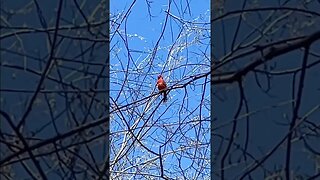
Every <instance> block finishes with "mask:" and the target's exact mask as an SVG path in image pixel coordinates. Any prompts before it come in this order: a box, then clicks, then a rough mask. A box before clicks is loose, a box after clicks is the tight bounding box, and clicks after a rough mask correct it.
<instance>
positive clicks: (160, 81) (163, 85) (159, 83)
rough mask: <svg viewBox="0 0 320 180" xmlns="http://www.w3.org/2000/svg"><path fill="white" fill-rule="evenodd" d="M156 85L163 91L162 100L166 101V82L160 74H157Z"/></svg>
mask: <svg viewBox="0 0 320 180" xmlns="http://www.w3.org/2000/svg"><path fill="white" fill-rule="evenodd" d="M157 86H158V89H159V91H160V92H161V91H163V102H166V101H167V84H166V82H165V81H164V80H163V77H162V75H159V76H158V81H157Z"/></svg>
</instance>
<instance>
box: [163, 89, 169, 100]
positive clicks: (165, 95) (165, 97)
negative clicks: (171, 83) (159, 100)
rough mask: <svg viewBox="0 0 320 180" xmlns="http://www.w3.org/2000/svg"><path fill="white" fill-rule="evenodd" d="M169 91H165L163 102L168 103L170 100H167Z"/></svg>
mask: <svg viewBox="0 0 320 180" xmlns="http://www.w3.org/2000/svg"><path fill="white" fill-rule="evenodd" d="M167 93H168V92H167V91H163V102H166V101H167V100H168V99H167Z"/></svg>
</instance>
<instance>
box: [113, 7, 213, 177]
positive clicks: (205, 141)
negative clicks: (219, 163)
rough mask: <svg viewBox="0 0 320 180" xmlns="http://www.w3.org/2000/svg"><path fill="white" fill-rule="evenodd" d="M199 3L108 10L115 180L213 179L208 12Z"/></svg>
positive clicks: (207, 9) (206, 8)
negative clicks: (163, 89) (162, 87)
mask: <svg viewBox="0 0 320 180" xmlns="http://www.w3.org/2000/svg"><path fill="white" fill-rule="evenodd" d="M196 3H197V2H189V1H161V2H160V1H159V2H155V1H153V2H152V1H145V2H144V1H132V2H131V3H129V4H125V6H124V7H121V6H120V5H119V4H118V5H116V3H115V5H113V4H112V3H111V6H110V7H111V25H110V29H111V32H110V40H111V42H110V47H111V48H110V60H111V61H110V62H111V63H110V64H111V65H110V85H111V87H112V88H111V91H110V101H111V102H110V103H111V114H110V115H111V116H110V122H111V123H110V130H111V142H110V148H111V149H110V152H111V154H110V173H111V179H209V178H210V83H209V82H210V79H209V75H210V74H209V73H208V72H210V57H209V56H210V23H209V20H210V19H209V17H210V16H209V15H210V11H209V1H206V3H205V2H204V3H203V4H202V5H201V6H199V5H198V6H196V5H197V4H196ZM195 7H197V8H199V7H200V8H201V10H195ZM139 25H143V26H142V27H141V28H137V27H136V26H139ZM160 74H161V75H162V76H163V77H164V79H165V81H166V83H167V88H168V89H167V91H168V100H167V101H166V102H164V101H163V98H162V95H161V94H159V91H158V90H157V88H156V82H157V76H158V75H160Z"/></svg>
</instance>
